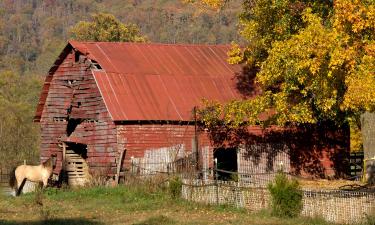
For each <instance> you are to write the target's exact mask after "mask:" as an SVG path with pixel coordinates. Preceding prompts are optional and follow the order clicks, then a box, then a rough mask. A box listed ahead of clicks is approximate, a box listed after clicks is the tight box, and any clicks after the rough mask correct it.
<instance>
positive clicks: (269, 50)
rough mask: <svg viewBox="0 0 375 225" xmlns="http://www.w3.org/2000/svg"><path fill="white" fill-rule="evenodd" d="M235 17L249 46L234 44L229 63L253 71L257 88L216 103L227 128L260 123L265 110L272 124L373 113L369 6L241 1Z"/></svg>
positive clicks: (374, 14) (373, 27)
mask: <svg viewBox="0 0 375 225" xmlns="http://www.w3.org/2000/svg"><path fill="white" fill-rule="evenodd" d="M240 18H241V22H240V23H241V31H240V32H241V34H242V36H243V37H244V38H245V39H246V40H247V44H246V47H243V48H241V47H239V45H237V44H234V45H233V48H232V51H231V52H229V56H230V58H229V62H230V63H243V64H244V65H245V66H246V67H247V68H250V69H253V70H256V71H258V72H257V73H256V76H255V82H256V83H257V85H258V86H259V87H260V88H261V90H262V91H261V94H260V95H258V96H257V97H255V98H251V99H248V100H245V101H234V102H231V103H229V104H227V105H220V104H219V105H220V106H219V107H217V109H216V110H219V112H216V115H220V116H221V117H223V118H224V122H225V123H226V124H228V125H231V126H238V125H239V124H243V122H244V121H246V122H247V123H250V124H262V123H265V122H266V121H264V120H260V119H259V115H260V114H261V113H265V112H266V113H267V112H272V113H269V117H268V120H267V122H268V123H273V124H280V125H285V124H301V123H317V122H319V121H325V120H333V121H336V122H337V123H342V122H346V121H347V120H348V119H349V118H358V115H359V113H361V112H364V111H373V110H374V109H375V77H374V72H375V41H374V37H375V23H374V21H375V3H374V2H373V1H369V0H363V1H360V0H354V1H353V0H335V1H333V3H332V2H331V1H302V0H301V1H291V0H280V1H267V0H259V1H245V2H244V11H243V13H242V15H241V17H240ZM215 104H218V103H208V104H207V106H208V109H209V108H212V107H213V106H214V105H215ZM205 111H207V109H205V110H203V111H202V114H201V115H202V118H203V120H204V121H206V122H208V123H210V121H214V120H215V119H217V118H214V117H212V115H210V114H207V113H205ZM211 111H212V110H211ZM354 120H355V119H354Z"/></svg>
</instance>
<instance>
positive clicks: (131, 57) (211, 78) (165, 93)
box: [68, 41, 242, 121]
mask: <svg viewBox="0 0 375 225" xmlns="http://www.w3.org/2000/svg"><path fill="white" fill-rule="evenodd" d="M70 45H71V46H72V48H74V49H76V50H78V51H79V52H81V53H82V54H84V55H86V56H87V57H88V58H90V59H92V60H95V61H96V62H97V63H99V64H100V66H101V67H102V70H93V75H94V78H95V81H96V83H97V86H98V88H99V90H100V92H101V95H102V96H103V100H104V102H105V105H106V107H107V109H108V111H109V113H110V115H111V117H112V119H113V120H114V121H125V120H174V121H191V120H192V119H193V118H192V109H193V107H194V106H199V105H201V104H202V99H204V98H205V99H210V100H217V101H220V102H228V101H230V100H233V99H240V98H242V96H241V95H240V94H239V92H238V91H237V89H236V88H235V80H234V79H233V78H234V76H235V74H236V73H238V72H240V71H241V67H240V66H238V65H229V64H228V63H227V62H226V59H227V54H226V52H227V51H228V50H229V46H226V45H171V44H152V43H113V42H112V43H110V42H76V41H71V42H70ZM68 46H69V45H68Z"/></svg>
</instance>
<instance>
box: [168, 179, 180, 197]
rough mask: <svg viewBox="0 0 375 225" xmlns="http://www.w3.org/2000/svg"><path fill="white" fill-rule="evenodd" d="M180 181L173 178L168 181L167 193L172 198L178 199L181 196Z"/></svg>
mask: <svg viewBox="0 0 375 225" xmlns="http://www.w3.org/2000/svg"><path fill="white" fill-rule="evenodd" d="M181 190H182V181H181V178H180V177H178V176H175V177H173V178H171V179H170V180H169V193H170V195H171V197H172V198H179V197H180V196H181Z"/></svg>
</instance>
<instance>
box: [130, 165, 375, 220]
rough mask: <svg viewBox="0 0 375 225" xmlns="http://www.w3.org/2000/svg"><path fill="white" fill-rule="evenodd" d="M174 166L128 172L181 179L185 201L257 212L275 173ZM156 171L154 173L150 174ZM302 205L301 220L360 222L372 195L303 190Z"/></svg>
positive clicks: (373, 201) (374, 202)
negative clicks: (225, 175)
mask: <svg viewBox="0 0 375 225" xmlns="http://www.w3.org/2000/svg"><path fill="white" fill-rule="evenodd" d="M178 163H179V164H178V165H179V166H176V162H173V163H170V162H169V163H154V164H153V165H152V168H150V167H148V166H145V165H146V163H145V164H143V163H140V162H133V164H132V167H133V170H132V172H133V174H134V175H135V176H139V177H145V176H150V175H151V176H153V175H157V174H163V175H167V176H176V175H178V176H180V177H182V178H183V179H182V181H183V182H182V198H184V199H186V200H189V201H194V202H199V203H203V204H212V205H232V206H235V207H238V208H246V209H248V210H250V211H259V210H262V209H267V208H268V207H269V206H270V201H271V196H270V193H269V191H268V189H267V185H268V184H269V183H270V182H272V181H273V180H274V178H275V175H276V172H270V173H243V172H240V173H239V172H232V171H225V170H219V169H212V168H211V169H201V170H200V171H199V172H198V173H197V170H196V167H195V165H194V161H193V160H192V159H191V158H186V159H185V160H183V161H179V162H178ZM144 166H145V167H144ZM156 168H158V169H157V170H153V169H156ZM161 168H162V169H161ZM178 168H179V169H178ZM182 168H183V169H182ZM142 171H143V172H142ZM218 172H226V173H231V174H235V175H236V176H234V177H235V179H234V180H230V181H222V180H215V177H216V176H215V174H216V173H218ZM202 174H207V176H202ZM287 176H288V178H289V179H291V178H293V177H294V178H297V177H295V176H294V175H293V174H290V173H287ZM243 177H245V178H246V179H243ZM349 189H350V188H349ZM302 201H303V210H302V213H301V214H302V216H308V217H322V218H323V219H325V220H327V221H330V222H335V223H346V224H348V223H356V222H360V221H361V220H364V219H365V218H366V216H367V215H371V214H372V213H374V212H375V211H374V210H375V192H374V191H373V190H371V189H359V188H357V189H355V188H352V190H315V189H314V190H313V189H306V188H304V189H303V200H302Z"/></svg>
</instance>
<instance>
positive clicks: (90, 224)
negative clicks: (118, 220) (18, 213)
mask: <svg viewBox="0 0 375 225" xmlns="http://www.w3.org/2000/svg"><path fill="white" fill-rule="evenodd" d="M81 224H85V225H104V223H101V222H96V221H92V220H87V219H81V218H76V219H49V220H40V221H5V220H0V225H81Z"/></svg>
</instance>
